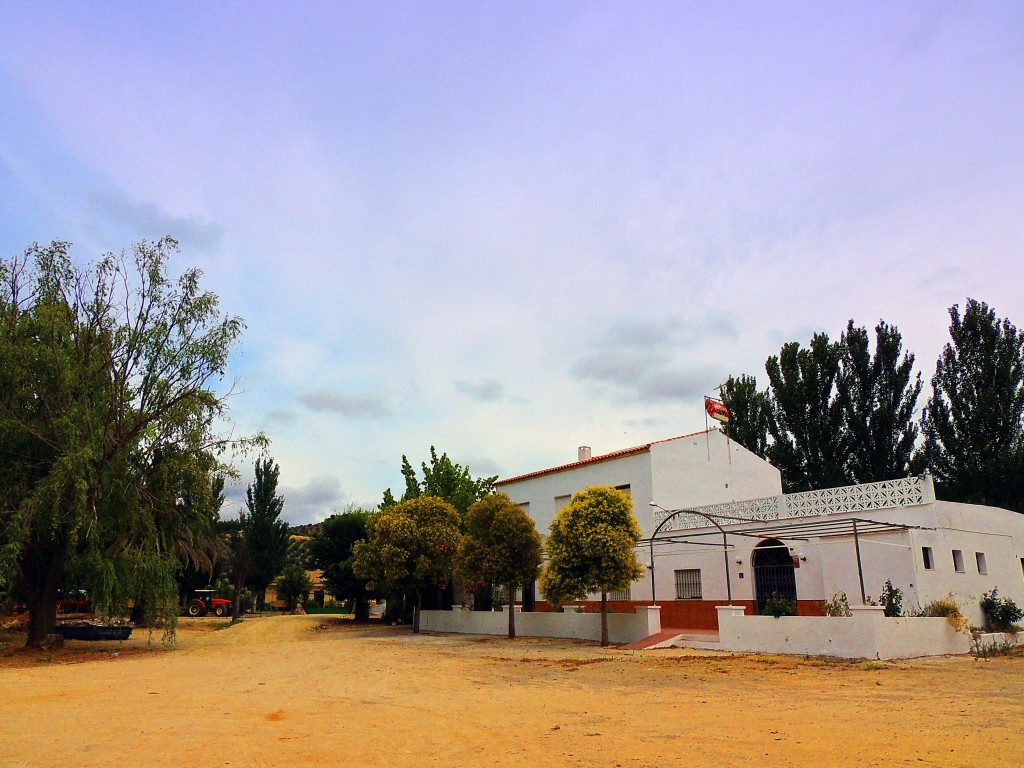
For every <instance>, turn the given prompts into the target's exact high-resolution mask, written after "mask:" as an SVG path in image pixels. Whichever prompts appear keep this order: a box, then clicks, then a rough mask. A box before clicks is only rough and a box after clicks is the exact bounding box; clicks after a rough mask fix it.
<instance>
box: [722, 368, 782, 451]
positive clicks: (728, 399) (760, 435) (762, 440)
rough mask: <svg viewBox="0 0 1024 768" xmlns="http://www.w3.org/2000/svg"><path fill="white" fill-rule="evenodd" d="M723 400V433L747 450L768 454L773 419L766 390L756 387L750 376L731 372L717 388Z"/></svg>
mask: <svg viewBox="0 0 1024 768" xmlns="http://www.w3.org/2000/svg"><path fill="white" fill-rule="evenodd" d="M719 394H720V395H721V397H722V402H723V403H725V407H726V408H728V409H729V423H728V424H726V425H725V433H726V434H727V435H728V436H729V437H730V438H731V439H732V440H735V441H736V442H737V443H739V444H740V445H742V446H743V447H744V448H746V449H747V450H748V451H751V452H753V453H755V454H757V455H758V456H760V457H761V458H762V459H766V458H768V448H769V445H770V441H769V434H770V430H771V423H772V402H771V397H770V396H769V394H768V392H767V391H765V392H758V391H757V379H756V378H754V377H753V376H747V375H745V374H744V375H741V376H739V377H738V378H736V377H733V376H730V377H729V378H728V379H727V380H726V382H725V384H723V385H722V386H721V388H720V389H719Z"/></svg>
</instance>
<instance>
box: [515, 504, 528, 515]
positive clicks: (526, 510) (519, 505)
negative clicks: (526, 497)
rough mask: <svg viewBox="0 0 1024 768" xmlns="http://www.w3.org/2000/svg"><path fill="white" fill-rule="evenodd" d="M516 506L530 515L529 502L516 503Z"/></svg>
mask: <svg viewBox="0 0 1024 768" xmlns="http://www.w3.org/2000/svg"><path fill="white" fill-rule="evenodd" d="M516 506H517V507H519V508H520V509H521V510H523V512H525V513H526V514H530V502H528V501H520V502H517V503H516Z"/></svg>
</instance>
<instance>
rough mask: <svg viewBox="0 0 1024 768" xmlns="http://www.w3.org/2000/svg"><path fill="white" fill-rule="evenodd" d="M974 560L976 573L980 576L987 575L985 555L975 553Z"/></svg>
mask: <svg viewBox="0 0 1024 768" xmlns="http://www.w3.org/2000/svg"><path fill="white" fill-rule="evenodd" d="M974 559H975V561H976V562H977V563H978V573H980V574H981V575H982V576H986V575H988V563H986V562H985V553H984V552H975V553H974Z"/></svg>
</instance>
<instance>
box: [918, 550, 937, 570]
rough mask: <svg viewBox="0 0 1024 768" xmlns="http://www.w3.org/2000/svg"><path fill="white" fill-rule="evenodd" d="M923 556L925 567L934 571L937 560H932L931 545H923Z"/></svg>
mask: <svg viewBox="0 0 1024 768" xmlns="http://www.w3.org/2000/svg"><path fill="white" fill-rule="evenodd" d="M921 557H922V559H923V560H924V569H925V570H926V571H934V570H935V561H934V560H932V548H931V547H921Z"/></svg>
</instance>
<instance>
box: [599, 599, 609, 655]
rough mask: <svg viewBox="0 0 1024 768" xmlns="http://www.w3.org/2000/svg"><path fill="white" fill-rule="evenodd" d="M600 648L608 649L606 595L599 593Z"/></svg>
mask: <svg viewBox="0 0 1024 768" xmlns="http://www.w3.org/2000/svg"><path fill="white" fill-rule="evenodd" d="M601 647H602V648H607V647H608V593H607V592H604V591H602V592H601Z"/></svg>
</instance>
